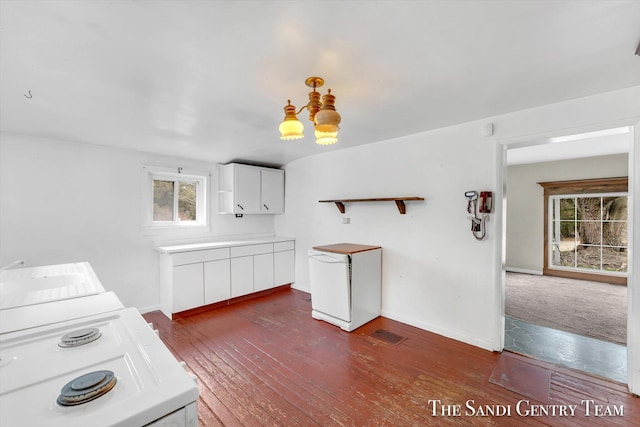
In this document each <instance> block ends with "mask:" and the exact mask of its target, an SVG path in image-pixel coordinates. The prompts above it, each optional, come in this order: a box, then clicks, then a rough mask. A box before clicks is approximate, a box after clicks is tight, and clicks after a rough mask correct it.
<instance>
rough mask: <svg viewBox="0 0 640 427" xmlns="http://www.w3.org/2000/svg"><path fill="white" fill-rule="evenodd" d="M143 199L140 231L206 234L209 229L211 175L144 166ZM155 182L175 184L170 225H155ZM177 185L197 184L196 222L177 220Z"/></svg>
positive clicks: (176, 168)
mask: <svg viewBox="0 0 640 427" xmlns="http://www.w3.org/2000/svg"><path fill="white" fill-rule="evenodd" d="M143 171H144V174H143V175H144V177H143V194H145V196H144V197H143V200H144V206H143V212H144V219H143V228H144V229H145V230H147V231H162V230H181V229H182V230H186V229H192V230H204V231H206V230H208V229H209V219H208V212H209V206H208V203H209V197H208V192H209V181H210V174H209V173H208V172H201V171H195V170H184V169H183V168H181V167H174V168H167V167H158V166H147V165H145V166H143ZM154 181H172V182H173V183H174V206H173V209H174V210H173V212H174V219H173V220H171V221H155V220H154V219H153V208H154V203H153V202H154ZM179 182H192V183H197V184H196V186H197V189H196V219H195V220H194V221H183V220H180V217H179V215H178V196H179V191H178V186H179Z"/></svg>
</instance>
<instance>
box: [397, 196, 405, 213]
mask: <svg viewBox="0 0 640 427" xmlns="http://www.w3.org/2000/svg"><path fill="white" fill-rule="evenodd" d="M396 206H397V207H398V210H399V211H400V215H404V214H405V213H407V207H406V206H405V204H404V202H403V201H402V200H396Z"/></svg>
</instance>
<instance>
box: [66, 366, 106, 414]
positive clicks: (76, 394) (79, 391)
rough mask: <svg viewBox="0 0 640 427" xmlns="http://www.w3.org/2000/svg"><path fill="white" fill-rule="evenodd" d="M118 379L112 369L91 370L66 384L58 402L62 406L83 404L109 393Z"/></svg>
mask: <svg viewBox="0 0 640 427" xmlns="http://www.w3.org/2000/svg"><path fill="white" fill-rule="evenodd" d="M117 381H118V380H117V379H116V376H115V375H114V374H113V372H111V371H95V372H90V373H88V374H85V375H82V376H80V377H78V378H76V379H74V380H71V381H70V382H68V383H67V384H65V386H64V387H62V390H60V396H58V399H57V402H58V404H59V405H62V406H74V405H81V404H83V403H86V402H89V401H91V400H93V399H96V398H98V397H100V396H102V395H103V394H105V393H107V392H108V391H109V390H111V389H112V388H113V386H115V385H116V382H117Z"/></svg>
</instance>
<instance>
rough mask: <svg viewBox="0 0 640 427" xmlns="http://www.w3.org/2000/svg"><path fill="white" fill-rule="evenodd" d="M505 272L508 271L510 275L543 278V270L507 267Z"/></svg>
mask: <svg viewBox="0 0 640 427" xmlns="http://www.w3.org/2000/svg"><path fill="white" fill-rule="evenodd" d="M505 271H508V272H510V273H522V274H535V275H537V276H542V270H529V269H526V268H516V267H505Z"/></svg>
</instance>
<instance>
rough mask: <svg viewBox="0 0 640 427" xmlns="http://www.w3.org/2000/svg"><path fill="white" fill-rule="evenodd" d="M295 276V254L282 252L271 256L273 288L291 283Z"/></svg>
mask: <svg viewBox="0 0 640 427" xmlns="http://www.w3.org/2000/svg"><path fill="white" fill-rule="evenodd" d="M295 279H296V274H295V252H294V251H284V252H276V253H274V254H273V280H274V282H275V283H274V285H275V286H281V285H287V284H289V283H293V282H294V281H295Z"/></svg>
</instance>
